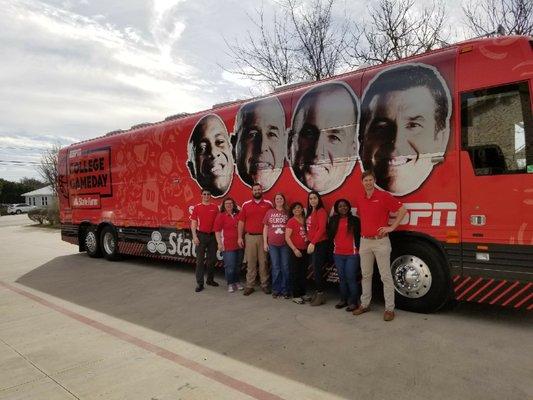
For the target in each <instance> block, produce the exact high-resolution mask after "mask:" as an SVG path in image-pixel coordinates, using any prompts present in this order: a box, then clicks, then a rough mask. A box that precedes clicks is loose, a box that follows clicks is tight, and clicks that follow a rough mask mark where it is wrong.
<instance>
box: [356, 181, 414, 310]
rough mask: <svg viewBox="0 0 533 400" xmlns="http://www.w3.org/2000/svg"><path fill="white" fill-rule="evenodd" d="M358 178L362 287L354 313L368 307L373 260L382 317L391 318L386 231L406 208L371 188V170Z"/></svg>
mask: <svg viewBox="0 0 533 400" xmlns="http://www.w3.org/2000/svg"><path fill="white" fill-rule="evenodd" d="M361 180H362V182H363V188H364V190H365V192H364V195H363V196H361V197H359V198H357V199H356V202H355V203H356V204H357V213H358V214H359V217H360V219H361V246H360V249H359V254H360V256H361V273H362V277H363V279H362V282H361V285H362V289H363V293H362V295H361V304H360V305H359V307H357V308H356V309H355V310H353V314H354V315H361V314H363V313H365V312H367V311H368V310H369V309H370V308H369V307H370V300H371V299H372V274H373V272H374V260H375V261H376V262H377V264H378V269H379V274H380V276H381V282H383V296H384V297H385V313H384V314H383V319H384V320H385V321H392V320H393V319H394V283H393V282H392V274H391V270H390V253H391V243H390V239H389V233H390V232H392V231H393V230H394V229H396V228H397V227H398V225H399V224H400V222H401V220H402V219H403V217H404V216H405V213H406V212H407V210H406V209H405V207H404V206H403V205H402V203H401V202H400V201H398V200H396V199H395V198H394V197H392V195H390V194H389V193H387V192H384V191H383V190H379V189H376V188H375V187H374V185H375V183H376V177H375V176H374V173H373V172H372V171H364V172H363V174H362V176H361ZM391 212H395V213H397V215H396V218H395V219H394V221H393V223H392V225H389V213H391Z"/></svg>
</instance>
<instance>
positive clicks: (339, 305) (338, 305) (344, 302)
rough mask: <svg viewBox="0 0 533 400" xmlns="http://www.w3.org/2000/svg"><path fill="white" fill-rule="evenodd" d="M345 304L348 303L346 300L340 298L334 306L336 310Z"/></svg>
mask: <svg viewBox="0 0 533 400" xmlns="http://www.w3.org/2000/svg"><path fill="white" fill-rule="evenodd" d="M347 305H348V303H347V302H346V301H342V300H341V301H339V302H338V303H337V304H335V308H336V309H337V310H338V309H341V308H344V307H346V306H347ZM352 311H353V310H352Z"/></svg>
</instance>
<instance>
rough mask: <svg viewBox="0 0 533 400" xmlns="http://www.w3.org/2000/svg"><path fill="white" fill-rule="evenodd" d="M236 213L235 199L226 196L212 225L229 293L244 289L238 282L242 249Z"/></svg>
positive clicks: (237, 211) (237, 210)
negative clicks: (222, 260) (222, 261)
mask: <svg viewBox="0 0 533 400" xmlns="http://www.w3.org/2000/svg"><path fill="white" fill-rule="evenodd" d="M238 213H239V209H238V208H237V205H236V204H235V201H234V200H233V199H232V198H231V197H226V198H225V199H224V201H223V202H222V204H221V205H220V213H219V214H218V215H217V217H216V219H215V225H214V229H215V237H216V239H217V244H218V250H219V251H220V252H221V253H222V257H223V259H224V273H225V275H226V282H227V283H228V292H230V293H233V292H234V291H235V290H243V289H244V287H243V286H242V285H241V283H240V282H239V273H240V268H241V264H242V256H243V254H242V253H243V251H242V249H241V248H240V247H239V245H238V243H237V238H238V232H237V224H238V218H237V214H238Z"/></svg>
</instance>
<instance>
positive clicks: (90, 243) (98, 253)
mask: <svg viewBox="0 0 533 400" xmlns="http://www.w3.org/2000/svg"><path fill="white" fill-rule="evenodd" d="M83 242H84V245H85V251H86V252H87V254H88V255H89V257H93V258H98V257H102V249H101V248H100V242H99V241H98V237H97V233H96V228H94V227H92V226H91V227H87V228H86V230H85V235H84V237H83Z"/></svg>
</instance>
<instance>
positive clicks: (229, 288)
mask: <svg viewBox="0 0 533 400" xmlns="http://www.w3.org/2000/svg"><path fill="white" fill-rule="evenodd" d="M234 291H235V288H234V287H233V285H232V284H229V285H228V292H229V293H233V292H234Z"/></svg>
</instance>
